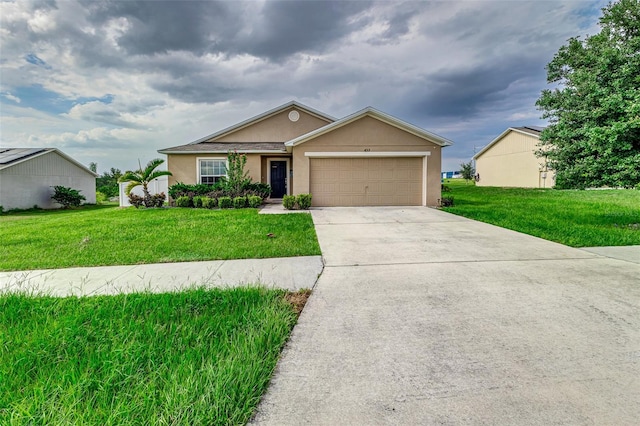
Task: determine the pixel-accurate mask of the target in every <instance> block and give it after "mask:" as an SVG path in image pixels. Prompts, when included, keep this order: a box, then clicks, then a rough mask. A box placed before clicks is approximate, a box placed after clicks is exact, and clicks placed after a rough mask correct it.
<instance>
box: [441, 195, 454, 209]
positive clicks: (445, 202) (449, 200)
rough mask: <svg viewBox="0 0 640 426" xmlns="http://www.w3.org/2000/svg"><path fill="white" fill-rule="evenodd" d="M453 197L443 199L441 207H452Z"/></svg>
mask: <svg viewBox="0 0 640 426" xmlns="http://www.w3.org/2000/svg"><path fill="white" fill-rule="evenodd" d="M452 206H453V197H442V199H441V200H440V207H452Z"/></svg>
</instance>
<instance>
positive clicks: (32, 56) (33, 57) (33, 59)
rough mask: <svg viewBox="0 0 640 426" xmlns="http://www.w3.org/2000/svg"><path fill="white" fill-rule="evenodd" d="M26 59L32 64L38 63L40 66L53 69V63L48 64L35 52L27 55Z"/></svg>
mask: <svg viewBox="0 0 640 426" xmlns="http://www.w3.org/2000/svg"><path fill="white" fill-rule="evenodd" d="M24 60H25V61H27V62H29V63H30V64H33V65H37V66H39V67H43V68H45V69H48V70H50V69H51V65H49V64H47V63H46V62H45V61H43V60H42V59H40V58H39V57H38V56H37V55H35V54H33V53H29V54H28V55H27V56H25V57H24Z"/></svg>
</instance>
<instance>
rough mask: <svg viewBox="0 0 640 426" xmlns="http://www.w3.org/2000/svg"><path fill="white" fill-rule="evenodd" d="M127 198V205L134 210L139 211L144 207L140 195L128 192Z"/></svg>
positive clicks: (142, 198)
mask: <svg viewBox="0 0 640 426" xmlns="http://www.w3.org/2000/svg"><path fill="white" fill-rule="evenodd" d="M128 197H129V204H131V205H132V206H133V207H135V208H136V209H139V208H140V207H142V206H143V205H144V197H141V196H140V195H136V194H134V193H133V192H130V193H129V195H128Z"/></svg>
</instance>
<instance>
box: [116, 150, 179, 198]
mask: <svg viewBox="0 0 640 426" xmlns="http://www.w3.org/2000/svg"><path fill="white" fill-rule="evenodd" d="M162 163H164V160H162V159H160V158H156V159H155V160H151V161H149V162H148V163H147V165H146V167H145V168H144V169H143V168H142V166H140V168H139V169H138V170H136V171H128V172H125V174H124V175H123V176H122V177H121V178H120V182H129V184H128V185H127V187H126V188H125V193H126V194H127V195H129V194H130V193H131V190H132V189H133V188H135V187H136V186H138V185H141V186H142V192H143V193H144V205H145V206H146V207H154V206H155V204H156V202H155V200H154V198H153V196H152V195H151V194H149V182H151V181H152V180H154V179H157V178H159V177H160V176H172V174H171V172H170V171H168V170H156V169H157V168H158V166H160V165H161V164H162ZM163 198H164V196H163Z"/></svg>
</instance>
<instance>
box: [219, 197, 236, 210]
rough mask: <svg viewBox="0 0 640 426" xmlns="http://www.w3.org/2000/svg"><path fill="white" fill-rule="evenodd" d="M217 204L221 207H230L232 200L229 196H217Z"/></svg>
mask: <svg viewBox="0 0 640 426" xmlns="http://www.w3.org/2000/svg"><path fill="white" fill-rule="evenodd" d="M218 206H220V208H221V209H230V208H231V207H232V206H233V202H232V201H231V197H220V198H218Z"/></svg>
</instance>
